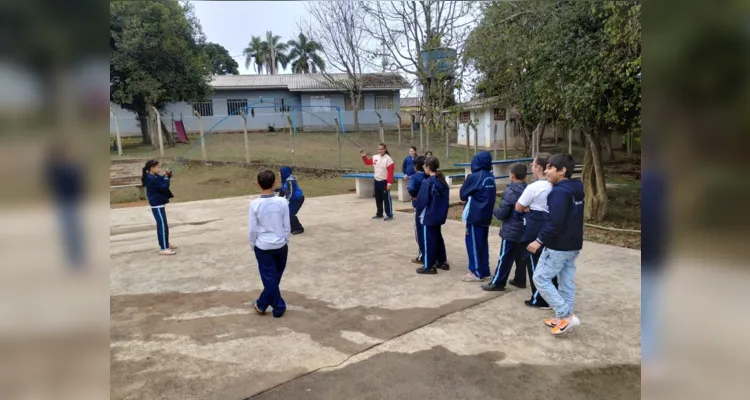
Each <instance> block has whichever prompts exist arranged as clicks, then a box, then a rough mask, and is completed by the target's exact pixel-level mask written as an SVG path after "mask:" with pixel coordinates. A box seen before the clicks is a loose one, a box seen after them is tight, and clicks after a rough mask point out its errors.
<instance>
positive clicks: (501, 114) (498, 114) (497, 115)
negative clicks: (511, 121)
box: [492, 108, 505, 121]
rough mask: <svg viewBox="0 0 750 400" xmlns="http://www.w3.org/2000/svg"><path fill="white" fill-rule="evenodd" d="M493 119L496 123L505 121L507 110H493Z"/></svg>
mask: <svg viewBox="0 0 750 400" xmlns="http://www.w3.org/2000/svg"><path fill="white" fill-rule="evenodd" d="M492 119H493V120H495V121H505V109H504V108H496V109H494V110H493V113H492Z"/></svg>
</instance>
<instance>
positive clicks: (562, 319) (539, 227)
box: [363, 145, 584, 335]
mask: <svg viewBox="0 0 750 400" xmlns="http://www.w3.org/2000/svg"><path fill="white" fill-rule="evenodd" d="M381 146H382V147H379V150H380V148H383V149H384V148H385V147H384V145H381ZM363 157H364V156H363ZM409 157H410V158H411V160H409V159H408V158H409ZM409 157H407V160H405V161H404V168H407V165H408V166H411V165H413V167H412V168H413V170H414V173H413V174H411V175H410V176H409V177H408V180H409V184H408V191H409V194H410V196H411V197H412V206H413V207H414V212H415V217H414V229H415V236H416V241H417V247H418V249H419V252H418V255H417V257H416V258H415V259H413V260H412V262H414V263H416V264H420V265H421V267H420V268H418V269H417V271H416V272H417V273H419V274H437V270H438V269H441V270H450V265H449V264H448V262H447V256H446V251H445V242H444V240H443V235H442V232H441V226H442V225H444V224H445V221H446V219H447V216H448V206H449V197H450V188H449V187H448V185H447V183H446V181H445V177H444V176H443V173H442V172H441V171H440V170H439V168H440V162H439V161H438V159H437V158H435V157H424V156H418V155H416V149H414V148H412V150H411V151H410V155H409ZM574 169H575V160H574V159H573V157H572V156H571V155H569V154H565V153H562V154H556V155H553V156H551V157H550V156H549V155H547V154H539V155H537V156H536V157H535V158H534V160H533V161H532V163H531V170H532V171H531V173H532V174H533V176H534V177H535V178H536V180H535V181H534V182H533V183H531V184H529V185H527V184H526V176H527V175H528V169H527V167H526V165H524V164H521V163H516V164H513V165H512V166H511V168H510V181H511V182H510V184H508V187H507V188H506V189H505V190H504V191H503V195H502V198H501V200H500V204H499V206H498V207H497V208H495V198H496V196H497V194H496V193H497V187H496V185H495V176H494V175H493V173H492V156H491V155H490V153H489V152H486V151H484V152H480V153H477V154H476V155H475V156H474V158H473V159H472V162H471V174H469V175H468V176H467V177H466V180H465V181H464V183H463V185H462V186H461V189H460V192H459V196H460V198H461V201H462V202H465V206H464V211H463V214H462V220H463V222H464V223H465V224H466V237H465V242H466V251H467V254H468V270H469V271H468V273H467V274H466V275H464V276H463V277H462V278H461V279H462V280H463V281H465V282H483V283H484V282H486V283H484V284H483V285H482V286H481V287H482V289H484V290H487V291H502V290H505V285H506V284H511V285H513V286H516V287H518V288H526V275H527V274H528V277H529V281H530V282H529V283H530V286H531V298H530V299H528V300H525V301H524V304H526V305H527V306H529V307H533V308H541V309H550V308H552V309H554V311H555V317H554V318H548V319H545V320H544V323H545V325H547V326H548V327H550V328H552V331H551V332H552V334H554V335H558V334H561V333H565V332H569V331H570V330H571V329H572V328H573V327H574V326H577V325H579V324H580V320H579V319H578V317H576V315H575V314H574V310H573V308H574V303H575V281H574V277H575V271H576V267H575V259H576V258H577V257H578V254H579V252H580V250H581V248H582V246H583V198H584V194H583V184H582V183H581V181H580V180H578V179H572V176H573V171H574ZM376 179H377V174H376ZM376 187H377V183H376ZM493 217H494V218H496V219H498V220H499V221H501V222H502V227H501V229H500V237H501V245H500V255H499V256H498V261H497V266H496V267H495V272H494V273H491V271H490V265H489V227H490V225H491V223H492V219H493ZM514 263H515V265H516V270H515V274H514V277H513V279H510V280H508V278H509V277H510V272H511V269H512V267H513V264H514Z"/></svg>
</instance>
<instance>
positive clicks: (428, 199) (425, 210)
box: [416, 157, 451, 274]
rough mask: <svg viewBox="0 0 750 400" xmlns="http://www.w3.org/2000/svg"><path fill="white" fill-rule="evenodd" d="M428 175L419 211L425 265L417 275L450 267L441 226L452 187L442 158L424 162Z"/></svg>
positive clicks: (445, 269)
mask: <svg viewBox="0 0 750 400" xmlns="http://www.w3.org/2000/svg"><path fill="white" fill-rule="evenodd" d="M424 172H425V174H427V176H428V178H427V179H425V180H424V182H423V183H422V187H421V188H420V189H419V194H418V195H417V205H416V213H417V215H418V216H419V218H420V222H421V223H422V230H423V238H422V240H424V265H423V266H421V267H419V268H417V273H418V274H437V269H438V268H439V269H442V270H444V271H448V270H450V268H451V267H450V265H449V264H448V258H447V255H446V253H445V241H444V240H443V234H442V232H441V227H442V226H443V225H444V224H445V220H446V219H447V218H448V203H449V202H450V188H449V187H448V183H447V182H446V181H445V175H444V174H443V172H442V171H440V161H438V159H437V158H435V157H428V158H427V159H426V160H425V162H424Z"/></svg>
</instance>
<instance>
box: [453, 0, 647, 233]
mask: <svg viewBox="0 0 750 400" xmlns="http://www.w3.org/2000/svg"><path fill="white" fill-rule="evenodd" d="M640 51H641V50H640V4H638V3H637V2H628V1H605V2H594V1H553V0H534V1H527V2H502V3H491V4H487V5H485V6H484V8H483V18H482V20H481V21H480V23H479V25H478V26H477V28H476V29H475V30H474V32H472V35H471V37H470V39H469V49H468V51H467V61H468V62H472V63H474V64H475V66H476V68H477V70H478V71H479V72H480V73H481V78H480V80H479V82H478V84H477V89H478V91H479V92H480V93H482V94H484V95H487V96H499V97H500V99H501V101H502V102H504V103H505V104H506V105H508V106H512V107H513V108H514V110H515V112H516V115H517V118H518V119H519V120H520V121H521V126H522V130H523V131H524V132H528V131H529V130H530V129H532V127H533V126H537V129H539V128H540V127H541V128H542V129H543V126H544V124H545V123H548V122H550V121H555V122H563V123H565V124H568V125H569V126H572V127H574V128H576V129H579V130H580V131H581V132H583V133H584V136H585V138H586V155H585V157H584V160H583V165H584V167H583V181H584V187H585V190H586V198H587V201H586V217H587V218H589V219H594V220H601V219H603V218H604V216H605V214H606V207H607V195H606V185H605V177H604V168H603V161H602V148H601V147H602V146H601V144H602V138H604V137H606V136H607V135H608V134H609V133H610V132H613V131H617V132H621V133H624V134H627V135H634V134H638V133H639V132H640V104H641V100H640V98H641V95H640Z"/></svg>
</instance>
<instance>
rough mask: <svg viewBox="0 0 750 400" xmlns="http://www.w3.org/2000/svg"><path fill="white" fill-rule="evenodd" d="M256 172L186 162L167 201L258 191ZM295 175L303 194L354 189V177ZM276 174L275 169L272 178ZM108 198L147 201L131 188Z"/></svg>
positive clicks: (127, 202)
mask: <svg viewBox="0 0 750 400" xmlns="http://www.w3.org/2000/svg"><path fill="white" fill-rule="evenodd" d="M257 174H258V168H257V167H256V168H249V167H240V166H235V165H226V166H204V165H186V166H185V167H183V168H181V169H180V170H179V171H178V172H175V175H174V178H173V179H172V182H171V184H170V187H171V189H172V193H173V194H174V196H175V197H174V198H173V199H172V200H171V202H173V203H179V202H183V201H193V200H208V199H217V198H222V197H233V196H245V195H252V194H258V193H260V189H259V188H258V187H257V186H255V177H256V175H257ZM295 175H296V176H297V179H298V180H299V184H300V186H301V187H302V190H304V192H305V196H306V197H316V196H328V195H334V194H345V193H350V192H352V193H353V192H354V181H353V180H351V179H342V178H336V177H332V176H325V175H322V174H312V173H302V172H300V173H297V172H295ZM279 178H280V177H279V172H278V171H276V179H279ZM109 202H110V204H112V206H113V207H115V208H117V207H124V206H133V205H144V204H147V202H146V201H140V200H138V194H137V192H136V190H135V189H133V190H128V189H122V190H118V191H113V192H111V194H110V198H109Z"/></svg>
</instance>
